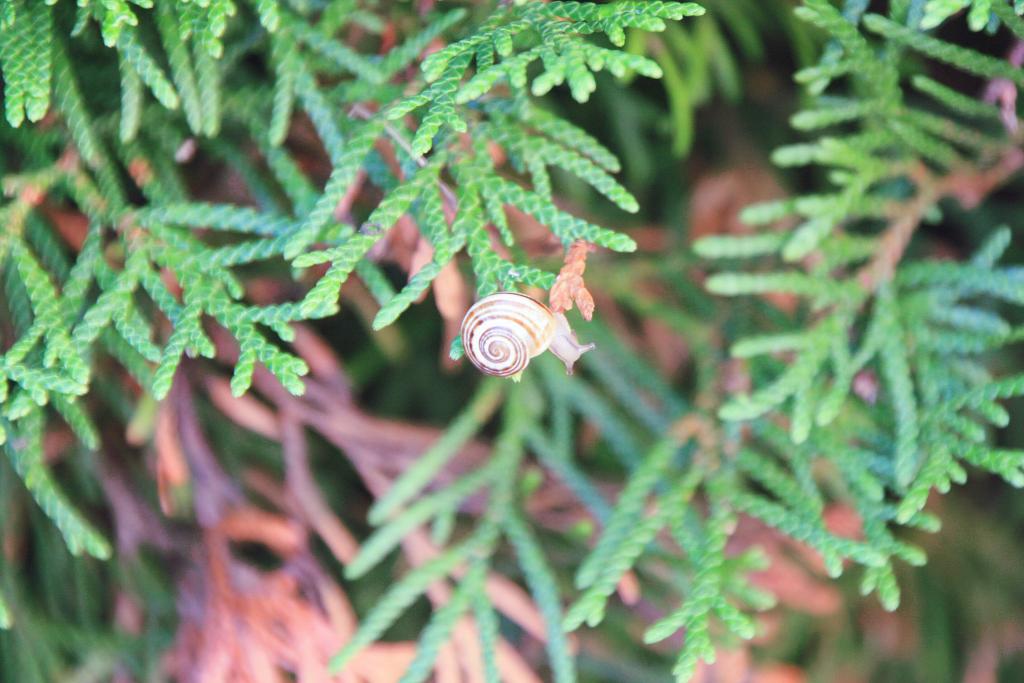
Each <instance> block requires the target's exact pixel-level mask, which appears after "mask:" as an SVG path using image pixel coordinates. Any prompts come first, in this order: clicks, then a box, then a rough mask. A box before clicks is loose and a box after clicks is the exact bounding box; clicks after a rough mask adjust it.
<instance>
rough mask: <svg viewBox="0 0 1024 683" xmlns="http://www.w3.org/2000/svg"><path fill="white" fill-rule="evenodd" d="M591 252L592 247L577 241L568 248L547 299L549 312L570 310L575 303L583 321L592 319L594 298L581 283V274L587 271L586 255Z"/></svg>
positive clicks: (584, 284)
mask: <svg viewBox="0 0 1024 683" xmlns="http://www.w3.org/2000/svg"><path fill="white" fill-rule="evenodd" d="M593 250H594V246H593V245H592V244H590V243H589V242H585V241H583V240H577V241H576V242H573V243H572V245H571V246H570V247H569V251H568V252H566V254H565V262H564V265H563V266H562V269H561V270H560V271H559V272H558V277H557V278H556V279H555V284H554V285H553V286H552V287H551V294H550V296H549V298H548V300H549V301H550V303H551V310H552V311H554V312H555V313H564V312H565V311H568V310H571V309H572V307H573V304H574V303H575V305H576V307H577V308H579V311H580V315H582V316H583V318H584V319H585V320H590V319H591V318H592V317H593V315H594V297H593V296H592V295H591V294H590V292H589V291H587V287H586V283H584V281H583V272H584V271H585V270H586V269H587V254H589V253H590V252H591V251H593Z"/></svg>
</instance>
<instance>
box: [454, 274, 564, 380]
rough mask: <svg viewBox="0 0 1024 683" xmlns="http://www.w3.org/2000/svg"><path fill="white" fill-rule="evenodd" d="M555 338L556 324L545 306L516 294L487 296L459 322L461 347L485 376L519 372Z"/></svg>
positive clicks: (502, 375) (505, 293)
mask: <svg viewBox="0 0 1024 683" xmlns="http://www.w3.org/2000/svg"><path fill="white" fill-rule="evenodd" d="M554 334H555V320H554V316H553V315H552V313H551V311H550V310H548V307H547V306H545V305H544V304H542V303H540V302H539V301H536V300H535V299H531V298H530V297H528V296H526V295H525V294H518V293H516V292H499V293H497V294H491V295H490V296H486V297H484V298H483V299H481V300H480V301H478V302H476V303H475V304H473V306H472V307H471V308H470V309H469V311H467V312H466V317H465V318H463V319H462V346H463V348H464V349H465V350H466V356H467V357H468V358H469V360H470V361H472V363H473V365H475V366H476V367H477V368H479V369H480V371H481V372H484V373H486V374H488V375H496V376H498V377H509V376H510V375H515V374H517V373H519V372H522V371H523V369H524V368H526V365H527V364H528V363H529V362H530V359H531V358H533V357H534V356H536V355H538V354H540V353H543V352H544V351H545V350H546V349H547V348H548V346H549V345H550V344H551V340H552V338H553V337H554Z"/></svg>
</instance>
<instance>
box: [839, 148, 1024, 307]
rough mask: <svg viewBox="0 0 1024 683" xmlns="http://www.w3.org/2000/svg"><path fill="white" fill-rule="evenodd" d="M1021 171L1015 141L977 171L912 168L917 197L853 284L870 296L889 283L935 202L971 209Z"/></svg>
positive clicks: (1023, 159) (1022, 155) (1022, 159)
mask: <svg viewBox="0 0 1024 683" xmlns="http://www.w3.org/2000/svg"><path fill="white" fill-rule="evenodd" d="M1022 167H1024V151H1022V150H1021V148H1020V147H1019V140H1018V139H1017V138H1014V140H1013V141H1012V142H1011V145H1010V146H1009V147H1007V148H1004V149H1003V150H1002V152H1001V154H999V155H998V157H997V158H996V161H995V163H992V164H991V165H988V166H986V167H984V168H981V169H979V168H977V167H976V166H968V167H964V168H958V169H954V170H952V171H950V172H949V173H948V174H946V175H944V176H935V175H933V174H931V173H930V172H929V171H928V170H927V169H926V168H925V167H924V166H923V165H919V166H917V167H915V168H914V169H913V170H912V171H911V173H910V176H911V179H912V180H914V181H915V183H916V184H917V187H918V193H917V195H916V196H915V197H914V198H913V199H912V200H911V201H910V202H909V203H907V204H904V205H901V206H900V207H899V208H900V211H899V214H898V215H897V216H896V217H894V218H893V219H892V221H891V222H890V223H889V225H888V226H887V227H886V229H885V231H884V232H883V233H882V237H881V240H880V241H879V246H878V250H877V251H876V252H875V256H874V258H872V259H871V261H870V262H868V263H867V265H865V266H864V267H862V268H861V269H860V271H858V273H857V281H858V282H859V283H860V285H861V287H863V288H864V289H865V290H866V291H869V292H872V291H874V290H876V289H878V288H879V287H880V286H882V285H883V284H885V283H886V282H888V281H889V280H891V279H892V277H893V274H894V273H895V272H896V267H897V266H898V265H899V263H900V261H901V260H902V258H903V254H904V252H905V251H906V249H907V246H908V245H909V244H910V239H911V238H912V237H913V235H914V232H915V231H916V230H917V228H918V226H919V225H920V224H921V221H922V220H923V219H924V216H925V214H926V213H927V212H928V210H929V209H931V207H932V206H934V205H935V204H936V203H937V202H939V201H941V200H942V199H944V198H947V197H948V198H953V199H956V200H957V201H958V202H959V203H960V205H961V206H963V207H964V208H965V209H971V208H974V207H975V206H977V205H978V204H979V203H980V202H981V201H982V200H983V199H984V198H985V197H986V196H987V195H988V194H990V193H991V192H992V191H994V190H995V189H996V188H997V187H999V186H1000V185H1002V184H1003V183H1005V182H1006V181H1007V180H1009V179H1010V178H1011V177H1012V176H1013V175H1014V174H1016V173H1017V172H1018V171H1019V170H1020V169H1021V168H1022Z"/></svg>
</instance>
